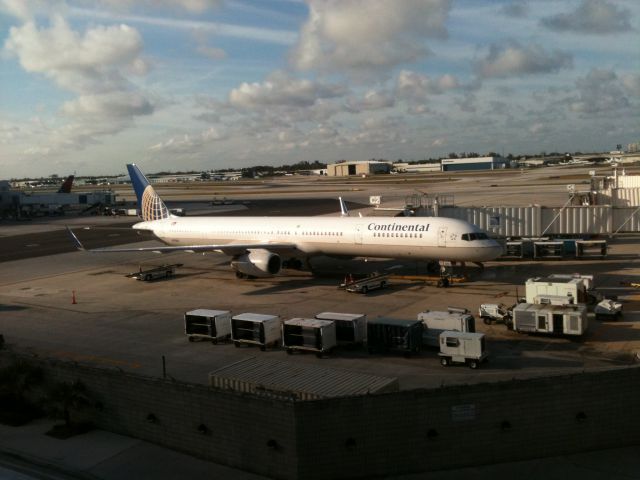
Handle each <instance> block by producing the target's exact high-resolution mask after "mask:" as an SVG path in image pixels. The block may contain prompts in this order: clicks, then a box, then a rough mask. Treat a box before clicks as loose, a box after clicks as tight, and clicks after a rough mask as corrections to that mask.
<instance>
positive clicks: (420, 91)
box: [396, 70, 460, 100]
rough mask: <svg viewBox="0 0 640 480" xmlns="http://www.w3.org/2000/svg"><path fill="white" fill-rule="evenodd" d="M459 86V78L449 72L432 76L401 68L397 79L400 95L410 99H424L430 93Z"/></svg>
mask: <svg viewBox="0 0 640 480" xmlns="http://www.w3.org/2000/svg"><path fill="white" fill-rule="evenodd" d="M459 87H460V82H459V81H458V79H457V78H456V77H455V76H453V75H449V74H446V75H442V76H440V77H438V78H431V77H429V76H427V75H422V74H420V73H416V72H411V71H409V70H401V71H400V73H399V74H398V78H397V79H396V91H397V93H398V95H399V96H401V97H402V98H405V99H408V100H424V99H426V97H427V96H428V95H440V94H442V93H445V92H447V91H449V90H453V89H456V88H459Z"/></svg>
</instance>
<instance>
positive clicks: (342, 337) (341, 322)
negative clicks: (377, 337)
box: [315, 312, 367, 345]
mask: <svg viewBox="0 0 640 480" xmlns="http://www.w3.org/2000/svg"><path fill="white" fill-rule="evenodd" d="M315 317H316V318H317V319H319V320H331V321H332V322H333V323H335V325H336V342H337V344H338V345H362V344H363V343H364V341H365V340H366V338H367V316H366V314H364V313H339V312H321V313H318V314H317V315H316V316H315Z"/></svg>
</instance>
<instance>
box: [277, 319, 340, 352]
mask: <svg viewBox="0 0 640 480" xmlns="http://www.w3.org/2000/svg"><path fill="white" fill-rule="evenodd" d="M282 346H283V347H284V348H285V349H286V351H287V353H288V354H292V353H293V352H294V351H295V350H298V351H308V352H315V353H316V356H317V357H318V358H322V355H323V354H324V353H329V352H331V350H333V349H334V348H335V346H336V325H335V323H334V322H332V321H331V320H318V319H316V318H291V319H289V320H285V321H284V323H283V324H282Z"/></svg>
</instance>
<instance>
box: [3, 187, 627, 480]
mask: <svg viewBox="0 0 640 480" xmlns="http://www.w3.org/2000/svg"><path fill="white" fill-rule="evenodd" d="M376 188H379V187H376ZM256 203H259V202H256ZM291 203H292V202H290V201H286V202H281V203H280V204H278V205H277V206H275V205H271V206H270V207H269V208H272V209H274V210H275V209H277V210H280V212H281V213H284V214H286V212H283V210H284V209H285V207H286V206H287V205H291ZM258 207H259V205H256V208H258ZM307 209H308V210H310V211H311V210H312V209H311V208H309V206H307ZM253 213H256V212H255V211H254V212H253ZM266 213H269V212H266ZM104 232H105V233H103V234H102V235H101V236H102V237H103V238H102V239H97V240H96V241H104V240H105V239H106V238H111V239H117V236H118V235H120V233H118V230H117V229H115V228H114V229H113V230H110V231H109V230H106V231H104ZM50 233H51V232H47V233H44V234H43V235H44V236H43V237H39V238H40V240H39V241H41V242H43V243H44V241H46V239H47V235H49V234H50ZM17 240H20V239H17ZM34 242H35V240H34ZM34 244H35V243H33V244H31V245H34ZM19 247H24V245H21V244H20V241H17V243H16V245H15V247H14V248H19ZM28 248H37V247H34V246H32V247H28ZM164 258H165V257H163V260H164ZM205 258H206V257H205ZM213 259H214V261H211V258H209V259H208V260H206V259H205V260H203V258H202V257H201V256H196V255H188V254H181V255H175V256H172V257H171V261H175V262H182V263H184V267H183V269H182V273H179V274H178V276H177V278H175V279H174V280H171V281H163V282H157V283H153V284H145V283H143V282H132V281H131V280H129V279H125V278H124V274H125V273H128V272H130V271H135V270H136V269H137V268H138V266H139V265H140V264H141V263H142V264H145V265H148V264H157V263H158V260H157V258H154V256H153V255H145V256H144V259H141V258H140V257H138V256H136V255H129V254H126V255H124V254H123V255H118V256H117V257H108V256H106V257H105V256H95V255H86V254H84V255H83V254H82V253H80V252H71V253H64V254H60V255H53V256H47V257H39V258H27V259H25V260H20V261H9V262H6V263H4V268H3V271H2V273H1V274H0V278H1V281H2V285H3V292H2V302H3V305H2V310H3V315H2V323H1V327H0V328H2V332H4V334H5V339H6V342H7V344H9V346H12V344H15V345H16V346H17V347H20V348H19V349H20V350H21V351H24V350H27V351H28V352H30V353H31V354H37V355H38V357H39V358H44V359H45V360H44V363H45V365H46V371H47V373H48V374H49V375H50V376H51V377H52V378H56V379H65V380H71V379H77V378H81V379H82V381H83V382H84V383H85V384H86V385H87V387H88V390H89V391H90V392H93V394H94V395H96V396H97V397H99V398H100V400H101V402H102V405H103V409H102V410H101V411H99V412H94V413H93V414H92V418H93V420H94V421H95V422H96V423H97V425H98V426H100V427H102V428H105V429H110V430H112V431H116V432H119V433H124V434H127V435H132V436H136V437H138V438H144V439H146V440H150V441H152V442H156V443H159V444H163V445H167V446H170V447H172V448H175V449H177V450H181V451H185V452H187V453H191V454H193V455H197V456H200V457H203V458H207V459H210V460H213V461H217V462H220V463H225V464H228V465H232V466H234V467H237V468H242V469H245V470H250V471H254V472H257V473H261V474H265V475H269V476H273V477H277V478H321V477H323V478H326V477H330V478H348V477H354V476H362V475H364V476H369V475H380V474H387V475H393V474H401V473H406V472H410V471H426V470H437V469H443V468H452V467H460V466H463V465H477V464H483V463H492V462H500V461H510V460H514V459H524V458H535V457H539V456H545V455H549V454H558V453H566V452H571V451H577V450H580V449H589V448H604V447H607V446H615V445H621V444H633V443H638V441H639V439H638V438H637V435H638V433H637V431H636V430H637V428H635V425H637V421H638V415H639V412H638V408H637V407H636V406H635V405H631V406H629V402H628V399H629V398H637V394H638V392H637V389H638V385H639V382H638V381H637V380H638V378H637V373H636V372H637V369H636V368H629V358H628V357H626V356H625V354H623V352H621V350H620V349H619V348H617V347H618V346H619V345H625V347H626V348H625V350H626V351H627V352H629V351H631V350H630V348H631V349H632V348H633V347H631V345H633V342H632V341H631V340H633V339H634V338H637V337H635V336H634V335H633V334H631V332H635V328H634V325H633V322H630V323H627V322H625V323H621V324H620V327H624V330H623V331H621V329H620V328H616V327H618V325H616V326H615V327H613V328H611V327H612V326H610V325H604V324H596V325H594V330H593V332H592V334H591V336H590V337H589V338H588V341H587V342H585V343H584V344H576V343H574V342H569V341H566V340H564V339H548V338H544V339H540V338H536V337H532V338H529V337H524V338H522V337H517V336H516V337H514V336H513V334H510V333H509V332H507V331H506V330H505V329H503V328H502V327H501V326H484V325H480V326H479V328H480V329H482V330H484V331H485V332H486V333H487V334H488V335H489V336H490V348H491V350H492V352H493V358H492V362H491V363H490V365H489V367H488V368H487V369H484V370H480V371H479V372H472V371H470V370H468V369H464V368H461V369H453V368H452V369H448V370H446V371H443V370H442V368H441V367H440V366H439V363H438V362H437V357H436V356H435V355H434V354H433V352H424V353H423V354H422V355H421V356H420V357H418V358H409V359H407V358H402V357H395V356H372V357H368V356H367V355H363V354H362V352H359V351H353V352H341V353H340V354H339V355H335V356H334V357H332V358H329V359H322V360H318V359H316V358H315V357H312V356H302V355H296V356H295V357H294V359H292V360H287V356H286V355H284V353H283V352H281V351H277V350H276V351H267V352H259V351H257V350H255V349H254V350H249V349H234V348H233V347H232V346H231V345H216V346H213V345H211V344H210V343H208V342H196V343H193V344H190V343H189V342H186V339H185V337H184V335H183V332H182V321H181V314H182V313H183V312H184V311H187V310H189V309H192V308H194V307H197V306H202V307H205V306H206V307H212V308H225V309H227V308H228V309H231V310H233V311H234V312H238V311H240V310H242V311H244V310H247V311H259V312H262V313H276V314H279V315H280V316H282V317H283V318H287V317H292V316H312V315H313V314H314V313H316V312H318V311H323V310H334V311H344V310H345V309H347V308H348V310H349V311H363V312H365V313H367V314H368V315H369V316H372V317H375V316H376V315H379V314H380V315H389V316H397V317H401V318H415V314H416V313H417V312H419V311H421V310H424V309H426V308H429V309H433V310H435V309H443V308H446V306H447V305H451V304H453V305H459V306H466V307H468V308H470V309H475V306H477V303H479V302H481V301H484V300H486V299H487V298H494V299H495V298H498V299H499V298H503V297H513V295H514V294H515V289H516V288H517V286H518V285H521V282H522V280H523V279H525V278H526V277H528V276H537V275H539V274H540V273H541V272H549V271H558V270H562V271H568V272H572V271H575V270H576V269H581V270H583V269H585V268H588V269H589V271H593V272H595V273H597V274H599V277H598V278H600V279H601V284H603V285H605V286H608V287H609V288H611V289H615V288H616V287H618V286H619V279H620V278H633V276H634V275H635V276H636V277H637V275H638V265H637V261H638V260H637V244H633V243H632V244H625V243H621V244H620V245H613V246H612V253H611V255H610V256H609V260H607V261H604V262H588V263H583V262H580V263H578V264H576V263H570V262H567V263H563V265H562V266H559V265H558V264H557V263H555V262H542V263H526V262H525V263H523V262H496V263H495V264H492V265H490V266H489V268H487V270H486V272H485V273H482V274H479V276H478V277H477V278H476V279H474V281H472V282H470V283H469V284H464V285H460V286H456V287H454V288H452V289H451V290H448V291H446V295H444V294H443V291H442V290H439V289H436V288H435V287H432V286H430V285H427V284H421V283H416V282H412V281H407V282H402V281H398V282H397V285H396V286H394V287H392V288H391V289H390V290H388V291H387V292H384V293H379V294H370V295H367V296H353V295H351V296H350V295H349V294H346V293H344V292H336V288H335V285H336V283H337V282H336V280H339V279H336V278H335V276H334V277H328V278H324V277H320V278H318V279H313V278H310V277H309V276H308V275H307V274H304V273H302V272H301V273H298V274H294V275H290V276H287V277H277V278H274V279H264V280H256V281H253V282H244V283H238V282H236V281H234V280H232V272H231V271H230V270H229V269H228V267H227V265H226V260H223V261H222V262H218V261H217V260H215V259H216V257H215V256H214V257H213ZM373 263H374V262H367V263H366V264H362V263H349V262H347V263H342V264H341V263H340V262H338V263H331V262H329V264H328V265H327V269H328V271H334V272H335V271H336V270H337V271H345V272H346V271H352V270H353V269H355V268H358V267H361V268H375V267H376V266H383V265H382V264H380V265H372V264H373ZM396 263H397V262H390V263H387V264H386V265H391V266H394V265H395V264H396ZM319 267H320V268H321V267H322V265H320V266H319ZM405 268H407V267H405ZM408 268H409V269H411V268H415V266H409V267H408ZM621 272H624V276H622V277H621ZM71 289H74V290H75V292H76V296H77V302H76V303H74V304H72V303H71V301H70V300H71V295H70V293H71ZM239 305H241V307H238V306H239ZM345 305H348V307H347V306H345ZM636 308H637V307H636ZM261 355H262V356H263V358H265V360H276V361H284V362H286V361H291V362H293V363H295V364H302V365H304V364H309V365H314V366H317V365H323V362H324V363H325V364H326V363H327V362H331V364H330V367H331V368H337V369H340V370H344V371H347V372H353V375H354V378H356V376H357V374H375V375H377V376H382V377H388V378H394V377H395V378H397V379H398V380H399V385H400V391H399V392H397V393H386V394H381V395H372V394H369V395H364V396H361V395H356V396H339V397H333V398H322V399H315V400H308V401H304V400H300V399H297V398H295V396H293V395H289V396H287V395H282V393H281V392H267V391H263V392H262V393H257V392H253V393H251V392H244V393H239V392H233V391H227V390H220V389H210V388H208V387H206V386H204V385H203V383H206V382H207V374H208V373H209V372H211V371H214V370H217V369H219V368H223V367H225V366H227V365H230V364H233V363H236V362H238V361H243V360H244V361H247V360H248V359H251V358H254V359H256V360H257V361H259V360H260V358H261V357H260V356H261ZM163 357H164V358H165V359H166V378H163V374H162V369H161V358H163ZM616 405H625V408H624V409H620V408H615V407H614V406H616ZM461 445H464V446H465V448H464V449H463V450H464V452H463V453H461V448H460V446H461Z"/></svg>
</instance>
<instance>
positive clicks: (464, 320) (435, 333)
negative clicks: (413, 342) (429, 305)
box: [418, 307, 476, 347]
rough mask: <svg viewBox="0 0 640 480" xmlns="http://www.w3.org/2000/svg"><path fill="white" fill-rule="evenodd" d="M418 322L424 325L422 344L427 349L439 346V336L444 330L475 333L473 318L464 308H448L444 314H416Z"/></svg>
mask: <svg viewBox="0 0 640 480" xmlns="http://www.w3.org/2000/svg"><path fill="white" fill-rule="evenodd" d="M418 320H420V321H421V322H422V323H424V330H423V332H422V344H423V345H424V346H429V347H437V346H438V345H439V344H440V340H439V336H440V334H441V333H442V332H444V331H446V330H451V331H456V332H470V333H473V332H475V331H476V322H475V318H473V315H471V314H470V313H469V311H468V310H466V309H464V308H454V307H449V308H448V310H447V311H446V312H441V311H433V312H431V311H429V310H425V311H424V312H420V313H419V314H418Z"/></svg>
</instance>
